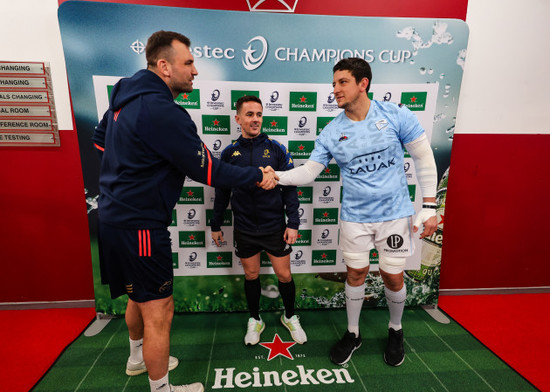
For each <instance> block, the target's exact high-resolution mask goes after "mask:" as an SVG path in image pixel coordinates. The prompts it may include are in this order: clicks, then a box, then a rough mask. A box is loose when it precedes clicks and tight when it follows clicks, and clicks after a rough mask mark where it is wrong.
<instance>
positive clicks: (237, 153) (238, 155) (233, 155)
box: [231, 151, 241, 157]
mask: <svg viewBox="0 0 550 392" xmlns="http://www.w3.org/2000/svg"><path fill="white" fill-rule="evenodd" d="M231 156H232V157H240V156H241V153H240V152H239V151H233V154H231Z"/></svg>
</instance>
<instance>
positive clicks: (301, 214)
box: [298, 208, 304, 218]
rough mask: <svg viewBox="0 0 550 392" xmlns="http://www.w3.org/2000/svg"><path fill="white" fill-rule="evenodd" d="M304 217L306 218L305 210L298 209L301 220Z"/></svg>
mask: <svg viewBox="0 0 550 392" xmlns="http://www.w3.org/2000/svg"><path fill="white" fill-rule="evenodd" d="M302 216H304V209H303V208H299V209H298V217H299V218H301V217H302Z"/></svg>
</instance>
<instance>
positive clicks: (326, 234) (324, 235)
mask: <svg viewBox="0 0 550 392" xmlns="http://www.w3.org/2000/svg"><path fill="white" fill-rule="evenodd" d="M329 234H330V231H329V229H325V230H323V232H322V233H321V238H322V239H325V238H327V237H328V236H329Z"/></svg>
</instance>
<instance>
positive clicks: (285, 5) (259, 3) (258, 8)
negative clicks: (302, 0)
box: [246, 0, 298, 12]
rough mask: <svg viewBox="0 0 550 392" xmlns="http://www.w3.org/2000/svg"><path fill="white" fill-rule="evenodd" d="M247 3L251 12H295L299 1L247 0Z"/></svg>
mask: <svg viewBox="0 0 550 392" xmlns="http://www.w3.org/2000/svg"><path fill="white" fill-rule="evenodd" d="M246 3H247V4H248V9H249V10H250V12H294V10H295V9H296V5H297V4H298V0H277V1H267V0H246ZM264 3H268V4H267V5H266V4H264ZM277 3H278V4H277Z"/></svg>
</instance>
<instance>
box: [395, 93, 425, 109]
mask: <svg viewBox="0 0 550 392" xmlns="http://www.w3.org/2000/svg"><path fill="white" fill-rule="evenodd" d="M427 96H428V93H427V92H426V91H423V92H414V93H401V103H402V104H403V105H405V106H406V107H408V108H409V109H410V110H411V111H424V110H426V97H427Z"/></svg>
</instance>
